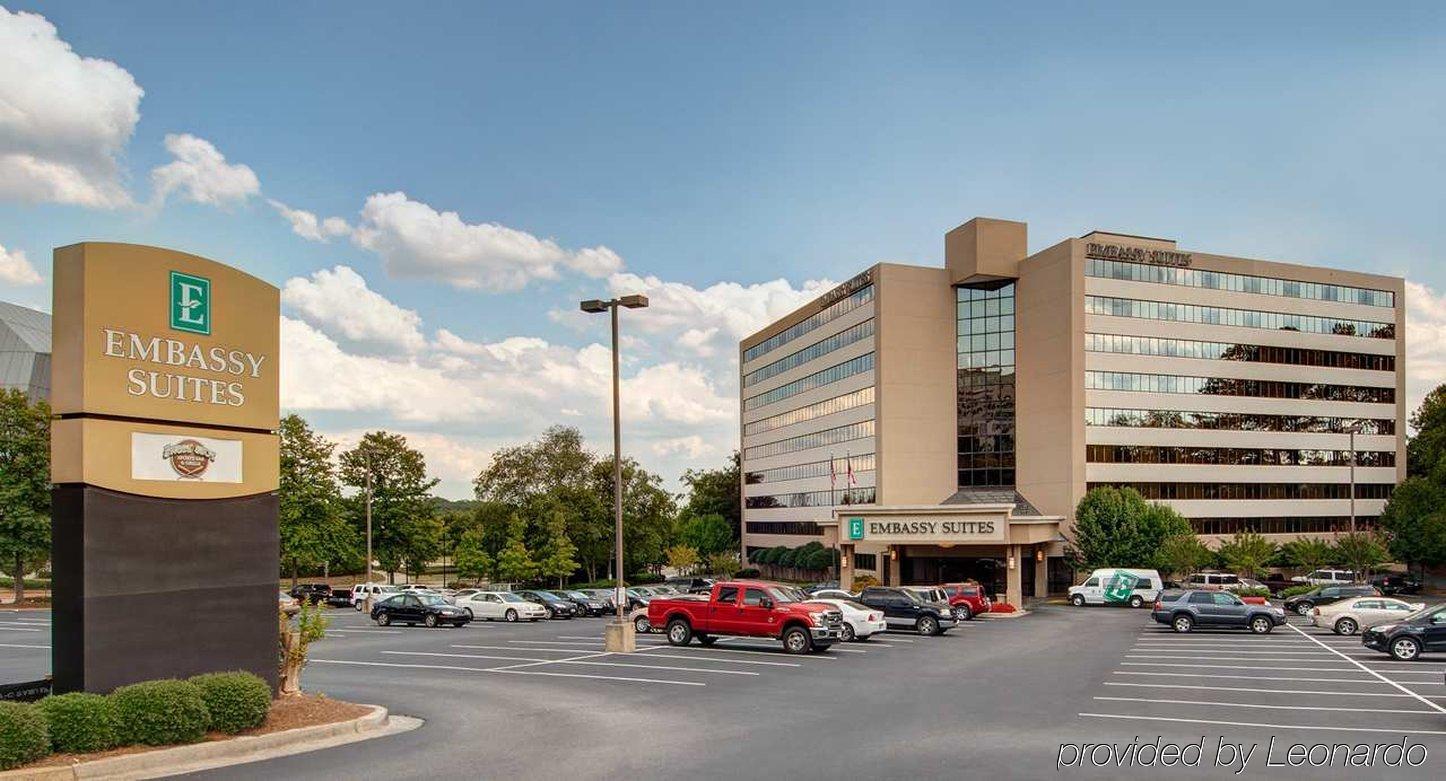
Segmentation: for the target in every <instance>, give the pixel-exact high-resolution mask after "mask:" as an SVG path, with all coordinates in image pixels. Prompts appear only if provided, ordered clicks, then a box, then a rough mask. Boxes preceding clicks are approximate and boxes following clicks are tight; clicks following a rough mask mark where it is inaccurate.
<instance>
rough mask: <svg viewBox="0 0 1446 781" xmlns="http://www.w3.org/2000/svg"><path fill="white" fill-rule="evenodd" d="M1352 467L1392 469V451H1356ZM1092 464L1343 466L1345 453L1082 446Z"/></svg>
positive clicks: (1346, 460) (1346, 458)
mask: <svg viewBox="0 0 1446 781" xmlns="http://www.w3.org/2000/svg"><path fill="white" fill-rule="evenodd" d="M1355 455H1356V466H1395V465H1396V453H1395V451H1393V450H1358V451H1356V454H1355ZM1085 460H1086V461H1088V462H1090V463H1092V464H1226V465H1251V466H1347V465H1349V464H1350V463H1351V452H1350V451H1349V450H1309V449H1291V448H1249V447H1168V446H1161V445H1086V446H1085Z"/></svg>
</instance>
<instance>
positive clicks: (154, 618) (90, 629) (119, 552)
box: [51, 484, 279, 693]
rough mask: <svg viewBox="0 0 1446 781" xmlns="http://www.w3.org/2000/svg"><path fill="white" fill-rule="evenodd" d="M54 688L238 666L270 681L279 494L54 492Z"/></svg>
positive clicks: (77, 488) (74, 488)
mask: <svg viewBox="0 0 1446 781" xmlns="http://www.w3.org/2000/svg"><path fill="white" fill-rule="evenodd" d="M52 497H53V500H54V501H53V510H52V513H53V514H52V523H53V527H52V531H53V533H52V538H51V539H52V543H51V544H52V559H53V560H52V569H53V575H54V577H53V583H54V588H53V590H52V593H51V601H52V604H53V609H52V613H53V623H52V625H51V626H52V630H51V659H52V666H53V676H54V680H55V691H56V692H57V693H60V692H69V691H89V692H98V693H105V692H109V691H111V690H112V689H115V688H116V687H118V686H124V685H126V684H129V683H135V682H137V681H146V680H153V679H157V678H184V677H187V676H190V675H196V674H198V673H207V672H223V671H230V670H244V671H247V672H252V673H255V674H257V675H259V676H261V677H262V678H263V679H265V680H266V681H268V682H269V683H270V684H271V686H272V688H273V689H275V688H276V683H277V680H276V679H277V590H278V587H277V571H278V564H277V550H278V544H279V541H278V538H277V526H276V521H277V498H276V494H275V493H266V494H259V495H256V496H247V497H240V498H235V499H206V500H195V499H185V500H182V499H158V498H154V497H147V496H137V495H134V494H125V493H119V492H116V491H109V490H106V489H103V488H96V487H94V486H89V485H82V484H60V485H56V486H55V487H54V489H53V494H52Z"/></svg>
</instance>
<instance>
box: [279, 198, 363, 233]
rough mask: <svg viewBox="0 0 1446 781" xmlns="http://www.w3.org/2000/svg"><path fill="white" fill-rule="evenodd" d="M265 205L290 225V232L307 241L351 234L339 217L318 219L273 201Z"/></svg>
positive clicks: (303, 211)
mask: <svg viewBox="0 0 1446 781" xmlns="http://www.w3.org/2000/svg"><path fill="white" fill-rule="evenodd" d="M266 202H267V203H269V204H271V208H273V209H275V210H276V212H277V213H278V214H280V215H281V216H282V218H283V219H285V220H286V221H287V222H289V223H291V232H292V233H295V234H296V235H298V236H300V237H301V238H303V239H306V240H307V241H320V242H327V241H331V239H332V237H334V236H345V235H347V234H348V233H351V226H350V225H348V224H347V223H346V220H343V219H342V218H340V217H327V218H326V219H324V220H323V219H318V218H317V216H316V215H315V214H312V213H311V212H309V211H306V210H304V209H293V208H291V207H290V206H287V205H286V204H284V203H282V202H281V201H278V200H275V199H268V200H267V201H266Z"/></svg>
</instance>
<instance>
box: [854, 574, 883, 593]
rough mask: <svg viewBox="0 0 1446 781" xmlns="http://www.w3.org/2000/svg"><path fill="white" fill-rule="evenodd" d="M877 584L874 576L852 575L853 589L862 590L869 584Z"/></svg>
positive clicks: (877, 581)
mask: <svg viewBox="0 0 1446 781" xmlns="http://www.w3.org/2000/svg"><path fill="white" fill-rule="evenodd" d="M877 585H879V579H878V578H876V577H874V576H873V575H855V576H854V591H863V590H864V589H866V588H868V587H869V586H877Z"/></svg>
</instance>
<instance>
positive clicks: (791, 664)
mask: <svg viewBox="0 0 1446 781" xmlns="http://www.w3.org/2000/svg"><path fill="white" fill-rule="evenodd" d="M452 647H453V648H467V649H477V650H481V651H547V652H548V653H572V652H573V651H575V650H577V649H575V648H517V647H514V646H506V645H462V644H457V643H454V644H453V645H452ZM597 647H598V646H594V648H597ZM660 648H667V646H653V647H651V648H644V649H642V650H641V651H639V652H638V653H647V652H649V651H654V650H658V649H660ZM648 656H651V657H654V658H657V659H700V660H704V661H713V662H726V663H728V664H754V665H767V666H769V667H801V666H802V665H800V664H798V663H797V662H767V661H764V660H762V659H731V658H719V657H716V656H700V655H699V654H694V653H690V654H655V653H648Z"/></svg>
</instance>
